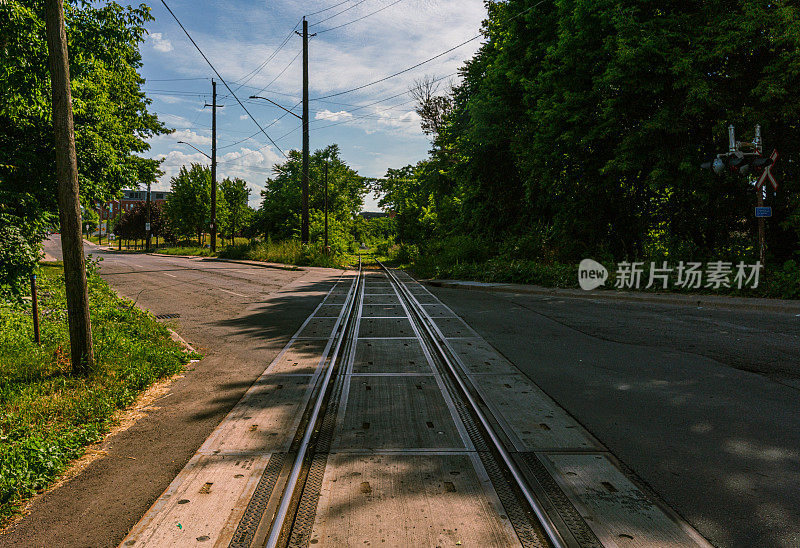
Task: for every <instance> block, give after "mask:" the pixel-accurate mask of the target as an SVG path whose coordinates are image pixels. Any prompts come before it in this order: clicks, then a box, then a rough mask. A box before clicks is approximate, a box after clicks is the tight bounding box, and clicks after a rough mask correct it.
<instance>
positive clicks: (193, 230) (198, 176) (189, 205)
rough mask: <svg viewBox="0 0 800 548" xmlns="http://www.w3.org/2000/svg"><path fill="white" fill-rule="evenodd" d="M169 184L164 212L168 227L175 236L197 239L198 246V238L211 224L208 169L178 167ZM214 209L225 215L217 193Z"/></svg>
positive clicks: (192, 166) (220, 195) (221, 198)
mask: <svg viewBox="0 0 800 548" xmlns="http://www.w3.org/2000/svg"><path fill="white" fill-rule="evenodd" d="M170 183H171V185H172V186H171V188H170V190H171V194H170V195H169V197H168V198H167V204H166V208H165V213H166V214H167V218H168V219H169V225H170V227H171V228H172V230H173V232H174V233H175V234H176V235H178V236H184V237H186V238H191V237H192V236H195V237H197V243H198V245H200V235H201V234H203V233H205V232H207V231H208V230H209V223H210V221H211V168H209V167H207V166H203V165H200V164H192V165H191V166H190V167H189V169H186V166H181V169H180V171H179V172H178V174H177V175H176V176H175V177H173V178H172V180H171V181H170ZM217 208H218V210H222V211H226V205H225V195H224V194H223V193H221V192H218V193H217ZM223 216H224V215H223Z"/></svg>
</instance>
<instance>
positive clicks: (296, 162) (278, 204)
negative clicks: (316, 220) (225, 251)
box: [254, 145, 367, 240]
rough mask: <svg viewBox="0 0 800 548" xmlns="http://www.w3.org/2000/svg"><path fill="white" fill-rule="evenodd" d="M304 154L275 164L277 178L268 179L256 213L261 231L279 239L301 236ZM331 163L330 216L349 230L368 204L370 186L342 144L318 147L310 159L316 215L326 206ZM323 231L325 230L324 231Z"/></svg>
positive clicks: (295, 153) (311, 208)
mask: <svg viewBox="0 0 800 548" xmlns="http://www.w3.org/2000/svg"><path fill="white" fill-rule="evenodd" d="M302 160H303V159H302V154H301V153H300V152H299V151H296V150H294V151H291V152H289V159H288V160H287V161H286V162H284V163H283V164H277V165H275V168H274V169H275V177H273V178H270V179H267V182H266V188H265V189H264V190H262V191H261V199H262V200H261V207H260V209H259V211H258V212H257V213H256V216H255V219H254V221H255V223H256V226H257V230H258V233H259V234H262V235H269V236H271V237H273V238H276V239H281V240H284V239H292V238H296V237H298V236H299V235H300V215H301V207H302V184H301V174H302V163H303V162H302ZM326 162H327V163H328V187H329V192H328V217H329V222H330V223H332V224H334V223H339V224H340V225H342V226H343V227H345V230H348V229H349V227H350V224H351V223H352V222H353V219H354V218H355V216H356V215H358V212H359V211H361V207H362V206H363V205H364V195H365V194H366V192H367V190H366V186H365V184H364V180H363V178H362V177H360V176H359V175H358V173H356V172H355V171H354V170H352V169H351V168H349V167H348V166H347V165H346V164H345V163H344V162H343V161H342V160H341V158H340V157H339V147H338V146H337V145H330V146H328V147H326V148H325V149H323V150H317V151H315V152H314V154H312V155H311V157H310V159H309V190H310V192H309V196H310V198H309V211H310V216H312V217H316V216H317V215H318V214H322V213H323V212H324V209H325V187H324V166H325V163H326ZM320 234H321V233H320Z"/></svg>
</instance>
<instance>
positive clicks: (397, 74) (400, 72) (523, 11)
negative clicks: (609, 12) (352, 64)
mask: <svg viewBox="0 0 800 548" xmlns="http://www.w3.org/2000/svg"><path fill="white" fill-rule="evenodd" d="M162 1H163V0H162ZM398 1H399V0H398ZM544 2H545V0H539V2H536V3H535V4H533V5H532V6H530V7H528V8H526V9H524V10H522V11H521V12H519V13H518V14H516V15H515V16H513V17H510V18H509V19H508V20H509V21H513V20H514V19H516V18H517V17H520V16H521V15H524V14H525V13H527V12H529V11H530V10H532V9H533V8H535V7H536V6H539V5H540V4H542V3H544ZM387 7H388V6H387ZM330 30H332V29H330ZM482 36H483V34H482V33H481V34H478V35H476V36H473V37H472V38H470V39H468V40H464V41H463V42H461V43H460V44H456V45H455V46H453V47H451V48H448V49H446V50H445V51H443V52H441V53H438V54H436V55H434V56H433V57H429V58H428V59H425V60H424V61H420V62H419V63H417V64H416V65H413V66H410V67H408V68H405V69H403V70H400V71H397V72H395V73H393V74H390V75H388V76H384V77H383V78H380V79H378V80H374V81H372V82H367V83H366V84H362V85H360V86H357V87H354V88H351V89H346V90H344V91H338V92H336V93H330V94H328V95H323V96H321V97H314V98H312V99H310V100H311V101H319V100H322V99H328V98H330V97H338V96H339V95H344V94H346V93H352V92H354V91H358V90H361V89H364V88H367V87H370V86H374V85H375V84H379V83H381V82H385V81H386V80H389V79H391V78H395V77H396V76H400V75H401V74H405V73H406V72H409V71H411V70H414V69H415V68H418V67H421V66H422V65H425V64H427V63H430V62H431V61H434V60H436V59H438V58H439V57H442V56H444V55H447V54H448V53H450V52H451V51H455V50H457V49H458V48H460V47H462V46H465V45H467V44H469V43H470V42H473V41H475V40H477V39H478V38H481V37H482Z"/></svg>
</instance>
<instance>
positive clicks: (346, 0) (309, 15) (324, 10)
mask: <svg viewBox="0 0 800 548" xmlns="http://www.w3.org/2000/svg"><path fill="white" fill-rule="evenodd" d="M348 2H350V0H344V2H339V3H338V4H334V5H332V6H330V7H327V8H325V9H321V10H318V11H315V12H314V13H307V14H306V17H311V16H312V15H317V14H319V13H323V12H326V11H328V10H332V9H333V8H338V7H339V6H341V5H343V4H347V3H348Z"/></svg>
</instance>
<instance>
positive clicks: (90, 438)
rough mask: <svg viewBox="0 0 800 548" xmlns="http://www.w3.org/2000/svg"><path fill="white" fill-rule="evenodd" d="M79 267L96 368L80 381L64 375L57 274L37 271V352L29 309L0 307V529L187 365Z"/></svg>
mask: <svg viewBox="0 0 800 548" xmlns="http://www.w3.org/2000/svg"><path fill="white" fill-rule="evenodd" d="M88 265H89V268H88V269H87V270H88V272H89V276H88V285H89V301H90V311H91V315H92V335H93V338H94V345H95V359H96V362H97V367H96V369H95V371H94V372H93V373H92V374H91V375H89V376H87V377H81V376H73V375H71V374H70V369H71V366H70V363H69V328H68V325H67V312H66V296H65V294H64V278H63V270H62V268H61V267H60V266H58V265H43V266H42V267H41V276H40V277H39V280H38V281H39V289H40V292H39V297H40V305H41V312H42V313H41V322H40V328H41V339H42V345H41V346H39V345H36V344H35V343H34V342H33V340H32V338H33V337H32V332H33V327H32V316H31V310H30V305H29V304H21V303H12V304H0V378H2V379H3V382H2V383H0V520H2V519H3V518H5V517H7V516H9V515H10V514H12V513H13V512H14V511H15V510H16V509H17V508H18V507H19V504H20V503H21V502H22V501H23V500H24V499H25V498H26V497H29V496H30V495H32V494H33V493H35V492H36V491H38V490H41V489H43V488H45V487H46V486H47V485H48V484H49V483H50V482H52V481H53V480H54V479H55V478H56V477H57V476H58V475H59V474H60V473H61V472H62V471H63V470H64V469H65V468H66V466H67V465H68V464H69V461H70V460H72V459H73V458H75V457H78V456H80V454H81V453H82V452H83V447H84V446H86V445H87V444H89V443H92V442H94V441H97V440H98V439H100V438H101V437H102V435H103V434H104V433H105V432H106V431H107V430H108V428H109V426H110V425H111V423H112V420H113V415H114V412H115V411H116V410H117V409H121V408H124V407H125V406H127V405H129V404H131V403H132V402H133V401H134V400H135V398H136V396H137V395H138V394H139V392H141V391H142V390H143V389H145V388H146V387H147V386H149V385H150V384H152V383H153V382H154V381H156V380H158V379H161V378H164V377H167V376H170V375H172V374H174V373H177V372H179V371H181V370H182V366H183V364H184V363H186V361H187V356H186V354H184V353H183V352H182V350H181V348H180V347H179V346H178V345H176V344H175V343H174V342H173V341H172V340H171V339H170V336H169V333H168V331H167V328H166V327H165V326H163V325H161V324H159V323H158V322H156V320H155V319H154V318H153V317H152V315H150V314H149V313H147V312H145V311H143V310H140V309H138V308H136V307H135V306H133V303H131V302H130V301H127V300H123V299H120V298H119V297H118V296H117V295H116V293H114V292H113V291H112V290H111V288H109V287H108V285H107V284H106V283H105V282H104V281H103V280H102V279H100V277H99V276H97V275H96V270H97V268H96V261H93V260H91V259H90V260H89V261H88Z"/></svg>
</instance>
